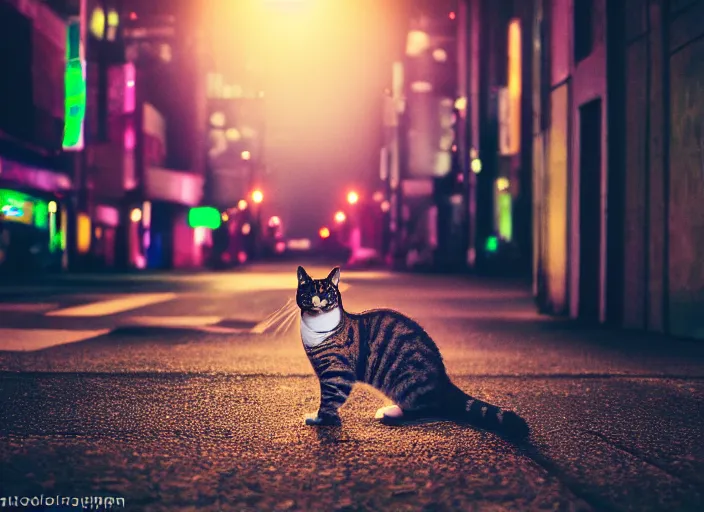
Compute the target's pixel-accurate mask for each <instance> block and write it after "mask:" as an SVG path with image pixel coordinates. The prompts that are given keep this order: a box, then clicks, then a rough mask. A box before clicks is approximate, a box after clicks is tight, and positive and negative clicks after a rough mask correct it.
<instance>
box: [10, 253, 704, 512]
mask: <svg viewBox="0 0 704 512" xmlns="http://www.w3.org/2000/svg"><path fill="white" fill-rule="evenodd" d="M295 266H296V264H291V265H281V264H279V265H256V266H252V267H249V268H247V269H246V270H243V271H238V272H227V273H220V274H208V273H202V274H195V275H186V274H179V275H163V274H162V275H148V274H147V275H136V276H118V275H115V276H60V277H54V278H52V279H45V280H43V281H35V282H31V283H12V284H7V283H6V284H5V285H3V284H1V283H0V297H2V298H1V299H0V397H2V407H0V462H1V464H0V506H1V505H2V498H3V497H6V496H12V497H14V496H18V497H33V496H39V495H41V494H44V495H45V496H54V495H61V496H113V497H122V498H124V499H125V504H126V506H125V509H127V510H150V511H151V510H154V511H161V510H179V511H180V510H212V511H219V510H222V511H229V510H233V511H240V510H241V511H245V510H246V511H250V510H251V511H259V510H262V511H266V510H315V511H318V510H320V511H329V510H330V511H332V510H345V511H353V510H392V511H396V510H399V511H400V510H424V511H436V510H437V511H443V510H462V511H464V510H490V511H499V510H511V511H513V510H516V511H523V510H579V511H582V510H584V511H588V510H595V511H601V510H605V511H610V510H634V511H641V510H642V511H648V510H673V511H680V510H682V511H689V510H692V511H698V510H704V344H702V343H701V342H699V343H698V342H690V341H683V340H674V339H670V338H665V337H660V336H654V335H646V334H640V333H631V332H623V331H612V330H608V329H603V328H594V327H586V326H580V325H577V324H575V323H574V322H570V321H566V320H562V319H554V318H548V317H543V316H540V315H538V314H537V313H536V309H535V307H534V305H533V304H532V300H531V296H530V290H529V287H527V286H524V285H522V284H520V283H516V282H509V281H497V280H482V279H477V278H469V277H458V276H428V275H409V274H393V273H387V272H381V271H350V272H346V271H345V269H344V268H343V273H342V281H343V283H345V284H346V286H347V288H346V289H345V290H344V291H343V299H344V303H345V307H346V308H347V309H348V310H350V311H360V310H364V309H369V308H376V307H393V308H396V309H399V310H401V311H403V312H405V313H406V314H408V315H410V316H412V317H414V318H415V319H417V320H418V321H419V322H420V323H421V324H422V325H423V326H424V327H425V328H426V330H427V331H428V332H429V333H430V334H431V336H433V338H434V339H435V340H436V342H437V343H438V345H439V347H440V349H441V351H442V353H443V355H444V358H445V361H446V365H447V367H448V371H449V373H450V375H451V376H452V377H453V379H454V380H455V381H456V383H457V384H458V385H459V386H460V387H462V388H463V389H465V390H466V391H468V392H469V393H471V394H473V395H475V396H477V397H480V398H482V399H483V400H486V401H489V402H492V403H496V404H498V405H501V406H504V407H507V408H511V409H514V410H516V411H517V412H518V413H519V414H521V415H522V416H523V417H525V418H526V420H527V421H528V423H529V424H530V426H531V428H532V435H531V440H530V443H526V444H522V445H519V446H516V445H514V444H511V443H509V442H507V441H505V440H504V439H502V438H500V437H498V436H496V435H494V434H492V433H488V432H483V431H480V430H476V429H473V428H470V427H467V426H460V425H456V424H453V423H449V422H440V423H433V424H428V425H419V426H412V427H386V426H382V425H380V424H378V423H377V422H376V421H375V420H374V419H373V418H374V412H375V411H376V409H377V408H379V407H381V406H383V405H386V404H388V403H389V402H388V400H386V398H385V397H383V396H381V395H380V394H379V393H378V392H376V391H374V390H372V389H371V388H369V387H365V386H358V387H356V388H355V389H354V391H353V393H352V396H351V397H350V399H349V401H348V403H347V404H346V405H345V406H344V407H343V409H342V411H341V416H342V419H343V425H342V427H334V428H333V427H326V428H316V427H307V426H305V425H304V424H303V419H304V415H305V414H306V413H311V412H315V410H316V409H317V405H318V399H319V388H318V383H317V379H316V378H315V376H314V374H313V372H312V369H311V367H310V364H309V363H308V360H307V359H306V357H305V354H304V352H303V349H302V347H301V343H300V339H299V337H298V333H297V322H296V310H295V308H293V307H292V304H291V299H292V297H293V290H294V287H295ZM307 270H308V271H309V273H311V274H312V275H313V276H314V277H318V276H320V277H324V276H325V275H327V273H328V272H329V270H330V269H329V268H327V267H318V266H311V267H307ZM147 296H151V297H152V298H149V297H147ZM156 296H160V297H156ZM154 298H161V299H163V300H152V299H154ZM140 304H142V305H140ZM133 306H134V307H133ZM76 333H78V334H76ZM37 340H39V341H37ZM20 508H21V507H20ZM45 509H46V510H57V507H45ZM67 510H68V509H67Z"/></svg>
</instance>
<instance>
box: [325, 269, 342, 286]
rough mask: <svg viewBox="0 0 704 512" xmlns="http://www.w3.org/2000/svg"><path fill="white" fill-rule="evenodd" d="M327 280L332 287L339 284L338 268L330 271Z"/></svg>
mask: <svg viewBox="0 0 704 512" xmlns="http://www.w3.org/2000/svg"><path fill="white" fill-rule="evenodd" d="M328 280H329V281H330V282H331V283H332V284H333V285H334V286H337V285H339V284H340V267H335V268H334V269H332V271H331V272H330V274H329V275H328Z"/></svg>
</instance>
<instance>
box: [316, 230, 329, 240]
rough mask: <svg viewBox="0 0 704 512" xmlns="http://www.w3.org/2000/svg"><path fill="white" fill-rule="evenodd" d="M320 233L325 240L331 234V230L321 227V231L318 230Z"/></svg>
mask: <svg viewBox="0 0 704 512" xmlns="http://www.w3.org/2000/svg"><path fill="white" fill-rule="evenodd" d="M318 233H319V234H320V238H322V239H323V240H325V239H326V238H328V237H329V236H330V230H329V229H328V228H320V231H319V232H318Z"/></svg>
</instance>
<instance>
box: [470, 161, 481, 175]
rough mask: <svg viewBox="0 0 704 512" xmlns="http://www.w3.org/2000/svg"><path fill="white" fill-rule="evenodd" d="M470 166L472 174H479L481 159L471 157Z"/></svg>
mask: <svg viewBox="0 0 704 512" xmlns="http://www.w3.org/2000/svg"><path fill="white" fill-rule="evenodd" d="M470 166H471V168H472V172H473V173H474V174H479V173H480V172H482V161H481V160H480V159H479V158H472V163H471V164H470Z"/></svg>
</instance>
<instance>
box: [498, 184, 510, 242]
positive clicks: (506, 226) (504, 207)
mask: <svg viewBox="0 0 704 512" xmlns="http://www.w3.org/2000/svg"><path fill="white" fill-rule="evenodd" d="M497 208H498V213H499V237H501V239H502V240H505V241H506V242H510V241H511V237H512V236H513V208H512V207H511V193H510V192H499V194H498V204H497Z"/></svg>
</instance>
